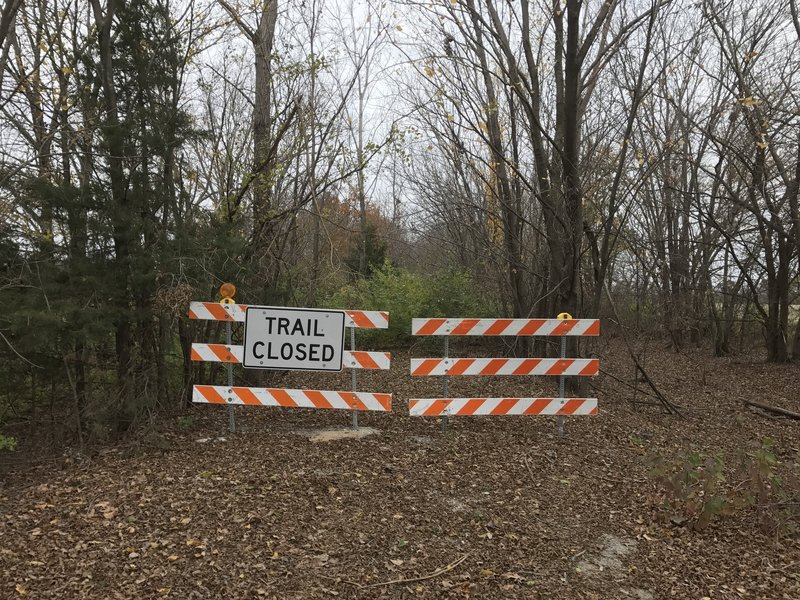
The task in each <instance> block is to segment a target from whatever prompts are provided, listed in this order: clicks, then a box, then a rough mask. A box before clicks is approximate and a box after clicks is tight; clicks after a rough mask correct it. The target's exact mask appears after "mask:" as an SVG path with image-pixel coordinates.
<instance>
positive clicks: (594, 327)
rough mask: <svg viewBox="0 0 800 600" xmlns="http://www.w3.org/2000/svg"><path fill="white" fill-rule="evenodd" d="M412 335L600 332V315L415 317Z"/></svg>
mask: <svg viewBox="0 0 800 600" xmlns="http://www.w3.org/2000/svg"><path fill="white" fill-rule="evenodd" d="M411 334H412V335H480V336H500V335H520V336H534V335H543V336H544V335H546V336H598V335H600V320H599V319H412V322H411Z"/></svg>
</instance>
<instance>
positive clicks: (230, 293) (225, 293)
mask: <svg viewBox="0 0 800 600" xmlns="http://www.w3.org/2000/svg"><path fill="white" fill-rule="evenodd" d="M219 295H220V296H222V297H223V298H233V297H234V296H235V295H236V286H235V285H233V284H232V283H223V284H222V285H221V286H219ZM226 304H230V303H226Z"/></svg>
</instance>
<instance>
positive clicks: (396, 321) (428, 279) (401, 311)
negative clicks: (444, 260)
mask: <svg viewBox="0 0 800 600" xmlns="http://www.w3.org/2000/svg"><path fill="white" fill-rule="evenodd" d="M476 287H477V286H476V285H475V282H474V281H473V279H472V277H471V276H470V275H469V274H467V273H464V272H461V271H436V272H433V273H430V274H419V273H412V272H411V271H408V270H406V269H401V268H397V267H394V266H392V265H391V264H389V263H388V262H386V263H384V265H383V266H382V267H381V268H380V269H376V270H375V271H374V272H373V273H372V276H371V277H370V278H369V279H358V280H356V281H354V282H352V283H349V284H347V285H345V286H342V287H341V288H340V289H339V290H337V291H336V292H335V293H334V294H332V295H331V296H330V298H328V299H327V300H326V301H325V304H327V305H329V306H331V307H333V308H350V309H361V310H385V311H388V312H389V314H390V315H391V317H390V319H389V329H388V330H378V331H375V332H373V333H372V336H374V337H372V339H373V340H375V342H376V343H380V344H383V345H397V344H402V343H407V342H409V341H410V340H411V339H412V336H411V320H412V319H413V318H415V317H466V316H480V317H492V316H496V315H497V312H498V310H497V307H496V306H495V305H493V303H492V302H491V300H489V299H487V298H486V296H485V295H481V294H477V293H476V292H475V290H476Z"/></svg>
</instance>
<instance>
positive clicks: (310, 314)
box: [242, 306, 344, 371]
mask: <svg viewBox="0 0 800 600" xmlns="http://www.w3.org/2000/svg"><path fill="white" fill-rule="evenodd" d="M343 350H344V311H341V310H314V309H309V308H276V307H273V306H248V307H247V312H246V313H245V321H244V360H243V361H242V366H244V367H246V368H248V369H280V370H287V371H341V370H342V353H343Z"/></svg>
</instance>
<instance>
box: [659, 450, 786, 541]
mask: <svg viewBox="0 0 800 600" xmlns="http://www.w3.org/2000/svg"><path fill="white" fill-rule="evenodd" d="M649 462H650V478H651V480H652V481H653V482H654V483H655V484H656V486H657V492H656V495H655V497H654V502H655V504H656V508H657V514H658V515H659V517H660V518H661V519H662V520H664V521H665V522H668V523H671V524H673V525H688V526H690V527H692V528H693V529H696V530H698V531H699V530H703V529H705V528H706V527H708V525H709V524H711V523H712V522H713V521H714V520H715V519H718V518H723V517H727V516H730V515H734V514H743V513H744V511H747V512H748V513H749V514H753V515H755V518H756V521H757V523H758V526H759V528H760V529H761V531H763V532H764V533H766V534H769V535H774V536H777V537H782V536H789V537H795V536H797V535H798V534H800V452H797V453H796V455H795V456H794V457H793V458H791V459H789V460H784V461H779V460H778V457H777V455H776V452H775V444H774V442H773V440H771V439H770V438H764V439H763V440H761V441H757V442H754V443H753V444H752V445H751V447H750V448H749V449H748V450H746V451H743V452H740V453H739V454H738V455H737V456H736V457H735V460H734V461H733V464H732V466H731V467H730V468H726V464H725V461H724V460H723V458H722V457H721V456H720V455H714V456H704V455H702V454H700V453H699V452H692V453H689V454H687V455H683V456H679V457H673V458H670V459H665V458H664V457H662V456H659V455H655V456H653V457H651V458H650V459H649Z"/></svg>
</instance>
